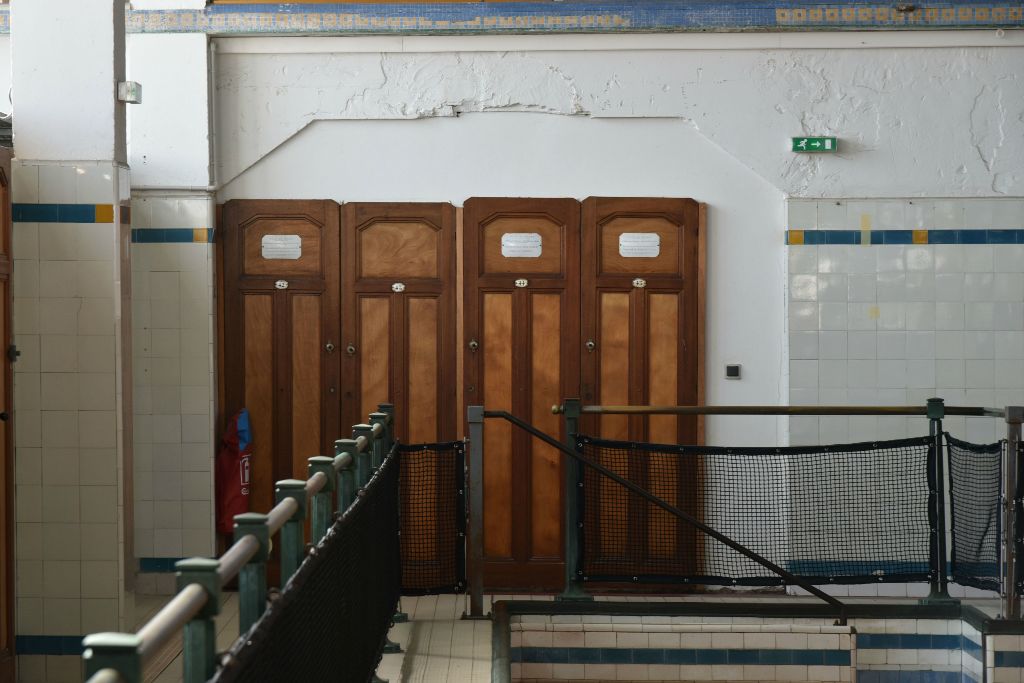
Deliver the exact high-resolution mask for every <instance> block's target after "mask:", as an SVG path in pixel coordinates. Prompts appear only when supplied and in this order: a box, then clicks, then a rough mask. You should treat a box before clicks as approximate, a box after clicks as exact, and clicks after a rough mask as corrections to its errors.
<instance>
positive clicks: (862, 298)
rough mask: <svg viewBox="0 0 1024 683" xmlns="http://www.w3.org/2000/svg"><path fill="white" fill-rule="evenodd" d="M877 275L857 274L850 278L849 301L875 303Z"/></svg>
mask: <svg viewBox="0 0 1024 683" xmlns="http://www.w3.org/2000/svg"><path fill="white" fill-rule="evenodd" d="M876 279H877V277H876V275H875V274H874V273H871V274H863V273H856V274H852V275H850V276H849V280H848V289H847V301H857V302H866V301H871V302H873V301H875V299H876V296H877V294H876V291H877V290H876V286H875V282H876Z"/></svg>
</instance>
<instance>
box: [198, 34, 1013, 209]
mask: <svg viewBox="0 0 1024 683" xmlns="http://www.w3.org/2000/svg"><path fill="white" fill-rule="evenodd" d="M1022 61H1024V48H1016V47H1014V48H973V49H964V48H930V49H884V50H877V49H875V50H820V49H813V50H811V49H805V50H735V51H728V52H726V51H707V52H704V51H670V50H665V51H593V52H477V53H419V54H415V53H413V54H406V53H383V54H381V53H378V54H354V53H353V54H341V53H332V54H280V55H272V54H260V55H253V54H246V55H233V54H232V55H224V56H222V57H221V58H220V59H219V61H218V63H217V69H218V70H217V78H216V83H217V86H216V87H217V91H216V97H217V124H218V154H217V157H218V159H219V162H220V166H219V169H218V177H219V180H220V182H221V183H222V184H223V183H227V182H230V181H231V180H232V179H234V178H235V177H237V176H238V175H239V174H241V173H242V172H244V171H245V170H246V169H247V168H249V167H251V166H252V165H253V164H255V163H256V162H257V161H259V160H260V159H261V158H263V157H264V156H266V155H267V154H269V153H271V152H272V151H273V150H274V149H275V148H277V147H278V146H279V145H281V144H282V143H284V142H285V141H287V140H288V139H290V138H291V137H292V136H294V135H295V134H296V133H298V132H299V131H300V130H302V129H303V128H305V127H306V126H307V125H309V124H310V123H311V122H313V121H316V120H331V119H342V120H344V119H370V120H373V119H417V118H430V117H452V116H458V115H460V114H462V113H466V112H499V111H521V112H542V113H548V114H556V115H564V116H590V117H594V118H645V117H650V118H676V119H680V120H682V121H685V122H686V123H687V124H689V125H690V126H692V127H693V128H694V129H695V130H697V131H699V132H700V134H701V135H703V136H705V137H706V138H708V139H709V140H710V141H712V142H713V143H714V144H715V145H717V146H719V147H721V148H722V149H723V150H725V151H726V152H728V153H729V154H730V155H732V156H734V157H735V158H737V159H738V160H740V162H741V163H743V164H744V165H746V166H748V167H749V168H751V169H752V170H754V171H755V172H756V173H758V174H759V175H761V176H762V177H763V178H765V179H766V180H767V181H768V182H770V183H771V184H772V185H774V186H775V187H777V188H778V189H780V190H781V191H783V192H785V193H787V194H789V195H792V196H805V197H820V196H947V195H948V196H999V195H1010V194H1015V195H1021V194H1024V169H1022V163H1021V159H1024V79H1022V78H1021V76H1020V75H1019V71H1020V70H1019V68H1018V67H1019V64H1020V63H1022ZM804 134H819V135H835V136H837V137H839V138H840V141H841V142H840V145H841V153H840V154H837V155H829V156H814V155H799V156H798V155H793V154H792V153H790V152H789V151H788V139H789V137H791V136H794V135H804ZM854 162H856V163H854Z"/></svg>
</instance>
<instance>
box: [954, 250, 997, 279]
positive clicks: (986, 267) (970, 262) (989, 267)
mask: <svg viewBox="0 0 1024 683" xmlns="http://www.w3.org/2000/svg"><path fill="white" fill-rule="evenodd" d="M959 248H960V249H962V250H963V255H964V259H963V264H964V271H966V272H968V273H991V272H992V271H993V269H994V268H995V261H994V256H993V248H992V246H991V245H988V244H966V245H962V246H960V247H959Z"/></svg>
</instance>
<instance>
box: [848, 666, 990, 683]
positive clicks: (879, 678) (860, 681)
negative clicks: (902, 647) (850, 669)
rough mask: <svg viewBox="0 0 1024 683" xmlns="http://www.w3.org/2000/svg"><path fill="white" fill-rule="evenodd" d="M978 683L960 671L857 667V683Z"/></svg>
mask: <svg viewBox="0 0 1024 683" xmlns="http://www.w3.org/2000/svg"><path fill="white" fill-rule="evenodd" d="M968 681H970V683H976V682H975V680H974V679H973V678H971V677H969V676H968V675H967V674H964V673H961V672H960V671H874V670H868V669H857V683H966V682H968Z"/></svg>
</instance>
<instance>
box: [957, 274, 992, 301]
mask: <svg viewBox="0 0 1024 683" xmlns="http://www.w3.org/2000/svg"><path fill="white" fill-rule="evenodd" d="M994 284H995V276H994V275H993V274H992V273H967V274H966V275H965V276H964V301H966V302H969V303H970V302H976V301H992V297H993V295H994V293H995V289H994Z"/></svg>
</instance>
